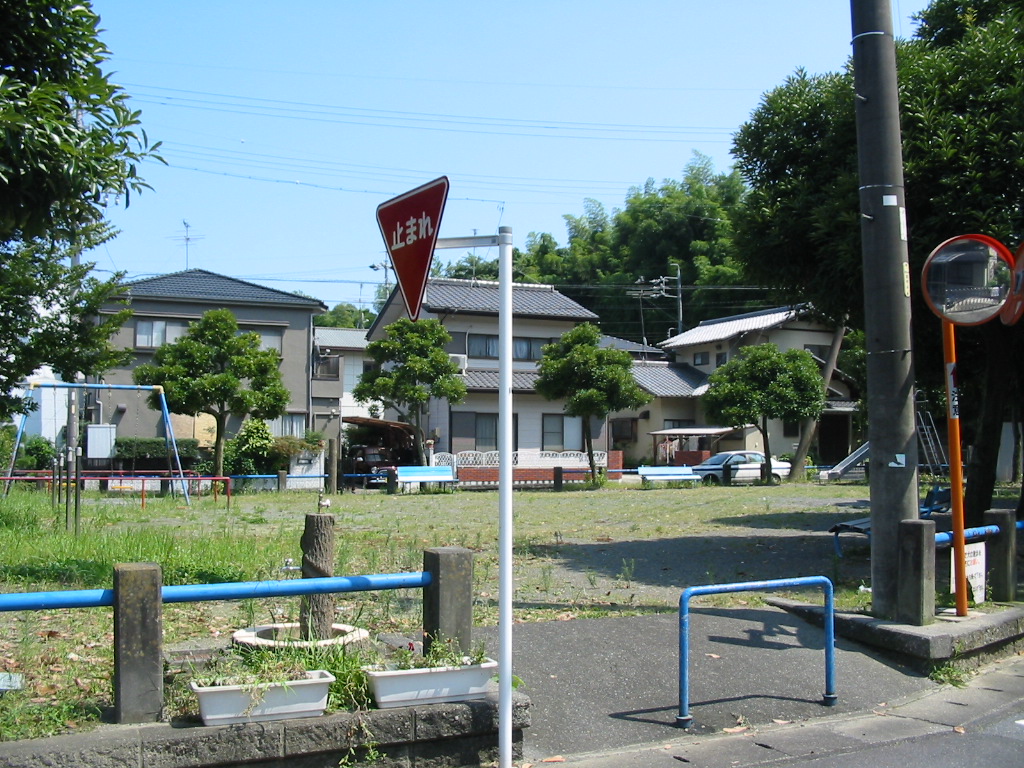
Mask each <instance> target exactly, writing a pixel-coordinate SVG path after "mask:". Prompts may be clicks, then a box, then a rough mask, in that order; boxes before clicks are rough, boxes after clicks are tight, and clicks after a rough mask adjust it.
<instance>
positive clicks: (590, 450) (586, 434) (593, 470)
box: [583, 416, 597, 483]
mask: <svg viewBox="0 0 1024 768" xmlns="http://www.w3.org/2000/svg"><path fill="white" fill-rule="evenodd" d="M583 445H584V446H586V449H587V460H588V461H589V462H590V481H591V482H592V483H596V482H597V463H596V462H595V461H594V437H593V435H591V434H590V417H589V416H584V417H583Z"/></svg>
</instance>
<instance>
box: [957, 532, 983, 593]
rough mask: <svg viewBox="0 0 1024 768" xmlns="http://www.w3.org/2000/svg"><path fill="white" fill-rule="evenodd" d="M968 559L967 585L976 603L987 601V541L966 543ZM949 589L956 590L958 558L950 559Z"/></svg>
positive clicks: (965, 548)
mask: <svg viewBox="0 0 1024 768" xmlns="http://www.w3.org/2000/svg"><path fill="white" fill-rule="evenodd" d="M964 558H965V559H966V560H967V586H968V588H969V589H970V590H971V594H972V595H973V597H974V604H975V605H980V604H981V603H984V602H985V542H983V541H976V542H974V543H972V544H965V545H964ZM949 591H950V592H951V593H952V592H956V558H955V557H951V558H950V559H949Z"/></svg>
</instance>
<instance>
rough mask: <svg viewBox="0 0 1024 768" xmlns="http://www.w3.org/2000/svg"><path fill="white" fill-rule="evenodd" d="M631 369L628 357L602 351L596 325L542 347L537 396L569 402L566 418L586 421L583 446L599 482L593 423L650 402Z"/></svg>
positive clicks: (578, 328)
mask: <svg viewBox="0 0 1024 768" xmlns="http://www.w3.org/2000/svg"><path fill="white" fill-rule="evenodd" d="M632 367H633V358H632V357H630V354H629V353H628V352H625V351H623V350H621V349H613V348H611V347H602V346H601V331H600V330H599V329H598V328H597V326H595V325H592V324H591V323H583V324H582V325H577V326H576V327H575V328H573V329H572V330H569V331H566V332H565V333H563V334H562V336H561V338H559V339H558V341H555V342H552V343H551V344H546V345H544V348H543V355H542V357H541V360H540V363H539V364H538V374H539V375H538V376H537V382H536V385H535V386H536V389H537V392H538V393H539V394H540V395H541V396H542V397H544V398H546V399H548V400H564V401H565V413H566V414H568V415H569V416H579V417H581V418H582V420H583V441H584V443H585V444H586V449H587V458H588V459H589V461H590V473H591V477H593V478H595V479H596V477H597V466H596V464H595V461H594V438H593V431H592V429H591V420H593V419H603V418H604V417H605V416H607V415H608V414H609V413H611V412H612V411H622V410H627V409H631V408H639V407H640V406H641V405H643V404H644V403H646V402H648V401H649V400H650V396H649V395H648V394H647V393H646V392H644V391H643V390H642V389H640V387H639V386H638V385H637V383H636V381H635V380H634V379H633V375H632V373H630V369H631V368H632Z"/></svg>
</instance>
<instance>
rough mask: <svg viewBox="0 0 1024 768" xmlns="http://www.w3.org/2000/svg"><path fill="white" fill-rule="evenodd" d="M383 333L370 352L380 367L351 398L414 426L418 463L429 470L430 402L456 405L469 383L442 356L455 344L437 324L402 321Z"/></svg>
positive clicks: (364, 378)
mask: <svg viewBox="0 0 1024 768" xmlns="http://www.w3.org/2000/svg"><path fill="white" fill-rule="evenodd" d="M384 333H385V337H384V338H383V339H378V340H376V341H371V342H370V343H369V344H368V345H367V347H366V354H367V355H368V356H369V358H370V359H371V360H373V362H374V363H376V364H377V367H375V368H374V369H372V370H369V371H366V372H365V373H363V374H362V376H360V377H359V383H358V384H356V386H355V387H354V388H353V390H352V394H353V395H354V396H355V398H356V400H358V401H359V402H361V403H373V402H378V403H382V404H383V405H384V407H386V408H391V409H393V410H394V411H395V412H397V414H398V417H399V419H401V420H402V421H405V422H406V423H409V424H411V425H412V426H413V428H414V429H415V430H416V451H417V454H418V459H419V462H420V463H421V464H425V463H426V450H425V447H424V441H425V439H426V436H425V434H424V430H423V418H424V416H425V415H426V408H427V405H428V404H429V402H430V399H431V398H444V399H446V400H447V401H448V402H449V403H453V404H455V403H461V402H462V401H463V400H464V399H465V397H466V383H465V382H464V381H463V380H462V377H461V376H459V375H458V373H459V369H458V368H457V367H456V365H455V363H453V362H452V361H451V360H450V359H449V358H448V353H447V352H445V351H444V350H445V345H446V344H448V343H449V342H450V341H451V340H452V338H451V336H450V335H449V333H448V331H447V330H446V329H445V327H444V326H443V325H441V323H440V321H438V320H436V319H434V318H430V319H428V320H417V321H416V322H413V321H412V320H410V319H409V318H407V317H403V318H399V319H398V320H396V321H395V322H393V323H391V325H389V326H387V327H386V328H385V329H384Z"/></svg>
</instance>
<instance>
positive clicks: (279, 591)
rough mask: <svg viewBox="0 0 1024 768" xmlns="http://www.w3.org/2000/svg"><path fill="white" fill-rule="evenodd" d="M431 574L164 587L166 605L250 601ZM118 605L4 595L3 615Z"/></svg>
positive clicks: (397, 582) (84, 595)
mask: <svg viewBox="0 0 1024 768" xmlns="http://www.w3.org/2000/svg"><path fill="white" fill-rule="evenodd" d="M432 578H433V577H432V576H431V575H430V573H428V572H427V571H412V572H409V573H382V574H375V575H371V576H328V577H323V578H316V579H287V580H284V581H235V582H225V583H223V584H181V585H176V586H168V587H164V588H163V589H162V590H161V600H162V602H165V603H199V602H203V601H209V600H246V599H249V598H257V597H289V596H294V595H319V594H324V593H327V592H368V591H371V590H377V589H416V588H423V587H427V586H429V585H430V583H431V581H432ZM113 604H114V590H112V589H77V590H64V591H58V592H14V593H10V594H0V612H3V611H45V610H52V609H55V608H102V607H105V606H111V605H113Z"/></svg>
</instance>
